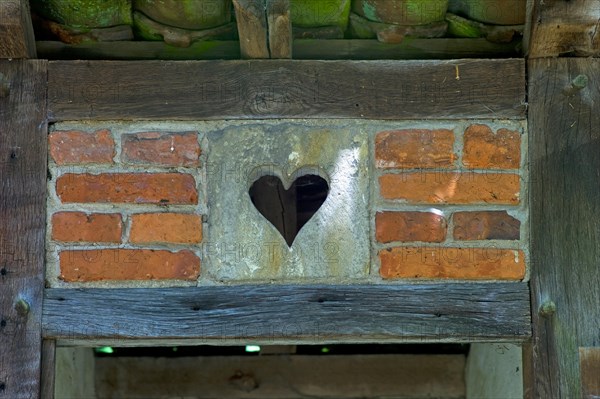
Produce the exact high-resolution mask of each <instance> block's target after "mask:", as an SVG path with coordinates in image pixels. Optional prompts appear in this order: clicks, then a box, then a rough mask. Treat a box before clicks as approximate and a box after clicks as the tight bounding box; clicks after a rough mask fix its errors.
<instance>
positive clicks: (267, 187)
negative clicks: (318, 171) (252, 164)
mask: <svg viewBox="0 0 600 399" xmlns="http://www.w3.org/2000/svg"><path fill="white" fill-rule="evenodd" d="M249 194H250V198H251V200H252V203H253V204H254V206H255V207H256V209H257V210H258V211H259V212H260V213H261V214H262V215H263V216H264V217H265V219H267V220H268V221H269V222H270V223H271V224H272V225H273V226H275V228H277V230H278V231H279V233H281V235H282V236H283V238H284V239H285V241H286V243H287V244H288V246H290V247H291V246H292V243H293V242H294V239H295V238H296V236H297V235H298V232H300V230H301V229H302V227H304V225H305V224H306V223H307V222H308V221H309V220H310V218H312V217H313V215H314V214H315V213H316V212H317V211H318V210H319V208H320V207H321V205H323V202H325V199H327V195H328V194H329V184H327V181H326V180H325V179H323V178H322V177H321V176H317V175H304V176H301V177H299V178H297V179H296V180H295V181H294V182H293V184H292V185H291V186H290V188H289V189H288V190H286V189H285V188H284V187H283V183H282V182H281V180H280V179H279V177H277V176H262V177H261V178H259V179H258V180H256V181H255V182H254V183H253V184H252V187H250V191H249Z"/></svg>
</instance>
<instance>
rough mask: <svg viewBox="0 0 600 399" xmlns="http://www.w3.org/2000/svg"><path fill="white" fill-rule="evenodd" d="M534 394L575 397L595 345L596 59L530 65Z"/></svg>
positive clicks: (599, 235)
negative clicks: (586, 352)
mask: <svg viewBox="0 0 600 399" xmlns="http://www.w3.org/2000/svg"><path fill="white" fill-rule="evenodd" d="M529 72H530V74H529V106H530V108H529V137H530V139H529V140H530V160H531V165H530V169H531V171H530V174H531V184H530V189H531V258H532V262H531V269H532V274H531V289H532V307H533V311H532V316H533V367H534V374H533V375H534V376H535V381H534V386H533V387H532V390H533V392H532V393H533V397H537V398H580V397H582V396H581V395H582V392H581V384H582V379H581V371H580V362H579V350H580V349H579V348H580V347H594V346H599V345H600V306H599V304H600V290H599V289H598V287H600V267H599V266H600V112H598V105H599V104H600V60H598V59H588V58H554V59H535V60H531V61H530V62H529Z"/></svg>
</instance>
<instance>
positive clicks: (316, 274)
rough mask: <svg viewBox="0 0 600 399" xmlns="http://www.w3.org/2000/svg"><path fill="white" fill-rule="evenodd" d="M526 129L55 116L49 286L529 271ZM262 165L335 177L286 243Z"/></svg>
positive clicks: (504, 124)
mask: <svg viewBox="0 0 600 399" xmlns="http://www.w3.org/2000/svg"><path fill="white" fill-rule="evenodd" d="M257 132H258V133H257ZM278 135H279V136H278ZM526 137H527V136H526V132H525V129H524V125H523V124H521V123H520V122H509V121H474V122H469V123H466V122H462V121H461V122H452V121H449V122H445V123H441V122H435V123H427V122H424V121H416V122H401V123H399V122H395V123H387V122H375V121H372V122H369V121H324V122H315V121H309V122H305V121H273V122H214V123H213V122H203V123H168V122H160V123H154V124H149V123H141V122H140V123H133V124H119V123H104V124H102V123H93V124H78V123H74V122H73V123H61V124H57V125H55V126H53V127H52V129H51V132H50V134H49V144H50V145H49V148H50V150H49V151H50V154H49V176H48V194H49V195H48V221H49V228H48V232H47V265H48V270H47V281H48V284H49V285H50V286H62V287H69V286H71V287H77V286H143V287H152V286H186V285H197V284H200V285H202V284H215V283H216V284H219V283H241V282H247V281H255V282H256V281H258V282H260V281H264V282H271V281H288V282H289V281H291V282H294V281H295V282H308V281H312V282H388V283H391V282H393V281H404V280H406V279H409V280H415V279H417V280H418V281H421V280H432V279H433V280H448V279H451V280H491V281H492V280H515V281H519V280H523V279H527V258H528V249H527V217H528V210H527V202H526V194H527V193H526V192H525V191H524V187H526V185H525V184H524V182H525V179H526V178H527V168H526V165H527V154H526V151H525V148H526ZM298 143H299V144H298ZM338 147H339V148H338ZM255 153H257V154H261V155H260V156H258V157H257V158H256V159H255V158H254V156H255V155H253V154H255ZM348 154H350V155H348ZM349 157H350V158H349ZM228 162H230V163H231V164H232V165H234V166H225V164H226V163H228ZM267 164H268V166H269V167H268V168H266V169H268V170H270V171H271V172H272V173H271V174H276V175H281V176H283V177H284V180H285V176H284V175H286V173H287V175H290V174H292V172H296V171H298V170H301V169H302V168H303V167H307V166H310V167H312V168H317V169H319V170H320V172H319V173H320V174H322V175H324V177H325V178H326V179H327V180H328V182H329V184H330V194H329V196H328V198H327V200H326V201H325V203H324V204H323V206H322V208H321V209H320V210H319V211H318V212H317V214H315V216H314V217H313V219H311V220H310V221H309V222H308V223H307V225H306V226H305V229H306V230H307V232H306V234H303V233H304V232H301V233H300V234H299V235H298V237H297V239H296V241H295V242H294V244H293V245H292V247H291V248H288V246H287V244H285V241H284V240H283V238H282V237H280V236H278V233H277V232H273V231H274V229H273V226H271V225H269V224H268V222H267V221H266V220H265V219H264V218H262V216H261V215H260V214H258V212H256V210H255V209H254V208H253V207H252V204H251V203H250V198H249V196H248V195H247V190H248V188H249V187H250V184H251V183H252V180H253V179H255V178H256V177H257V176H255V175H256V168H259V169H260V168H261V167H265V165H267ZM235 165H243V166H244V167H246V168H253V170H254V173H253V174H252V177H250V174H248V173H242V172H240V170H238V169H237V168H235ZM321 165H323V166H322V167H321ZM325 165H326V166H325ZM340 165H341V166H340ZM211 168H212V169H215V168H216V169H219V168H221V169H227V168H229V169H228V170H229V172H227V171H226V172H227V173H208V172H207V170H209V169H211ZM286 171H288V172H286ZM269 173H270V172H269ZM348 187H350V188H352V189H349V188H348ZM231 193H233V194H231ZM252 229H254V230H252ZM265 232H267V233H268V234H266V233H265ZM263 233H265V234H266V235H265V234H263ZM241 241H244V242H243V243H242V242H241ZM249 248H250V249H251V250H252V251H262V252H265V254H264V255H265V256H260V261H259V260H257V259H258V257H257V256H256V254H254V255H252V256H250V255H248V254H247V253H246V252H244V251H246V250H248V251H249ZM273 248H276V249H275V250H274V249H273ZM234 252H235V256H234V257H233V258H232V259H231V260H225V258H227V257H228V256H231V254H232V253H234ZM315 254H316V255H315ZM319 254H322V255H323V258H326V259H324V260H323V259H321V258H320V257H319V256H318V255H319ZM315 259H316V260H315Z"/></svg>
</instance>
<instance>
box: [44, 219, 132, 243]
mask: <svg viewBox="0 0 600 399" xmlns="http://www.w3.org/2000/svg"><path fill="white" fill-rule="evenodd" d="M122 229H123V224H122V221H121V215H120V214H118V213H92V214H90V215H87V214H85V213H83V212H58V213H55V214H54V215H52V239H53V240H56V241H64V242H121V232H122Z"/></svg>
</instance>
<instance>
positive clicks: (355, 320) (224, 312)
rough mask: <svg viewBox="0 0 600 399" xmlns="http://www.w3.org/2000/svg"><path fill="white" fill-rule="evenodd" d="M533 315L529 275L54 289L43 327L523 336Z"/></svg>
mask: <svg viewBox="0 0 600 399" xmlns="http://www.w3.org/2000/svg"><path fill="white" fill-rule="evenodd" d="M529 323H530V318H529V301H528V288H527V284H523V283H498V284H423V285H421V284H419V285H352V286H337V285H333V286H328V285H321V286H304V285H300V286H298V285H297V286H289V285H282V286H277V285H273V286H231V287H226V286H225V287H200V288H174V289H48V290H46V295H45V302H44V317H43V334H44V336H45V337H47V338H53V339H61V340H75V341H77V340H83V339H88V340H92V341H97V342H108V341H107V340H116V341H119V344H123V345H135V344H136V342H135V341H136V340H137V341H140V340H145V339H146V340H152V339H176V340H177V339H180V340H186V339H195V340H198V341H202V342H205V343H215V344H222V343H223V342H226V341H228V342H232V341H236V342H248V341H251V342H255V341H257V342H261V343H265V342H267V343H269V344H270V345H275V344H286V343H297V342H307V341H313V342H426V341H431V342H471V341H489V340H492V341H513V342H516V341H521V340H525V339H527V337H529V336H530V329H529V328H530V325H529ZM138 345H139V343H138Z"/></svg>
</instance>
